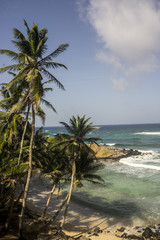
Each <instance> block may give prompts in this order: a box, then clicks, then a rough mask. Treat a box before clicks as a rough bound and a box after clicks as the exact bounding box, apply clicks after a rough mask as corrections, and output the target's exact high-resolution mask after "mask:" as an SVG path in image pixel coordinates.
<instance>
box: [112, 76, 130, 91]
mask: <svg viewBox="0 0 160 240" xmlns="http://www.w3.org/2000/svg"><path fill="white" fill-rule="evenodd" d="M112 83H113V88H114V89H116V90H119V91H122V90H125V89H126V88H127V87H128V82H127V81H126V80H125V79H123V78H120V79H112Z"/></svg>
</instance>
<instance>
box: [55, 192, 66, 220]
mask: <svg viewBox="0 0 160 240" xmlns="http://www.w3.org/2000/svg"><path fill="white" fill-rule="evenodd" d="M68 196H69V193H68V194H67V195H66V197H65V199H64V200H63V201H62V204H61V205H60V207H59V209H58V210H57V212H56V213H55V215H54V216H53V220H55V219H56V218H57V216H58V215H59V214H60V212H61V211H62V208H63V207H64V205H65V203H66V202H67V199H68Z"/></svg>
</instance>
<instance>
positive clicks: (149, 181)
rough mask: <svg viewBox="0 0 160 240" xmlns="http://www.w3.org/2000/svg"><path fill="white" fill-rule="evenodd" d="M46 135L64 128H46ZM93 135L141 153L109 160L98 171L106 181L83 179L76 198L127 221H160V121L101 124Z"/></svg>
mask: <svg viewBox="0 0 160 240" xmlns="http://www.w3.org/2000/svg"><path fill="white" fill-rule="evenodd" d="M44 131H45V133H46V134H47V135H50V136H54V135H55V134H56V133H62V132H65V129H64V128H61V127H56V128H55V127H53V128H52V127H49V128H44ZM90 136H94V137H99V138H101V139H102V140H101V141H100V142H99V144H101V145H106V146H108V147H113V148H125V149H137V150H139V151H142V153H143V155H142V156H134V157H129V158H125V159H121V160H120V162H115V163H106V164H105V166H104V168H103V169H102V170H100V171H99V172H98V174H99V175H101V176H102V177H103V179H104V180H105V182H104V184H103V185H93V184H91V183H87V182H84V187H83V188H81V189H78V190H77V192H75V193H74V195H73V200H74V201H77V202H80V203H81V204H82V203H83V204H84V206H85V205H87V206H89V207H92V208H93V209H95V210H97V211H99V212H101V213H102V214H103V215H106V216H110V217H112V218H115V219H119V221H122V222H123V221H125V220H126V219H127V222H128V224H130V225H131V224H143V223H149V224H151V223H160V124H143V125H142V124H141V125H119V126H118V125H116V126H101V128H100V129H98V130H97V131H95V132H92V133H91V134H90Z"/></svg>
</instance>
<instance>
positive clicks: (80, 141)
mask: <svg viewBox="0 0 160 240" xmlns="http://www.w3.org/2000/svg"><path fill="white" fill-rule="evenodd" d="M90 119H91V118H85V115H84V116H83V117H80V116H77V118H75V117H74V116H73V117H72V118H71V119H70V120H69V124H67V123H65V122H60V123H61V124H62V125H63V126H64V127H65V128H66V130H67V131H68V132H69V133H70V134H61V136H62V137H63V138H64V139H65V140H64V141H62V143H61V144H62V145H64V150H67V151H68V156H69V157H70V161H71V166H72V175H71V183H70V189H69V192H68V195H67V196H66V200H64V201H65V202H66V208H65V212H64V218H63V222H62V226H63V224H64V223H65V219H66V215H67V211H68V207H69V203H70V199H71V195H72V191H73V190H74V188H75V184H76V178H75V177H76V163H77V162H78V161H80V158H81V152H82V148H83V149H85V150H86V151H87V152H92V153H93V151H92V150H91V149H90V147H89V146H88V145H87V144H86V142H90V143H93V142H96V141H98V140H100V139H99V138H93V137H88V136H87V135H88V134H89V133H91V132H92V131H94V130H96V129H98V127H94V126H93V125H92V124H93V123H92V122H90V123H88V122H89V120H90ZM57 137H59V135H58V136H57Z"/></svg>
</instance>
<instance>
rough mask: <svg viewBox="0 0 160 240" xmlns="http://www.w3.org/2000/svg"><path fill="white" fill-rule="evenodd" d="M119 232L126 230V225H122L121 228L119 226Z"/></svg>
mask: <svg viewBox="0 0 160 240" xmlns="http://www.w3.org/2000/svg"><path fill="white" fill-rule="evenodd" d="M117 230H118V231H119V232H124V230H125V227H121V228H119V229H117Z"/></svg>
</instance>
